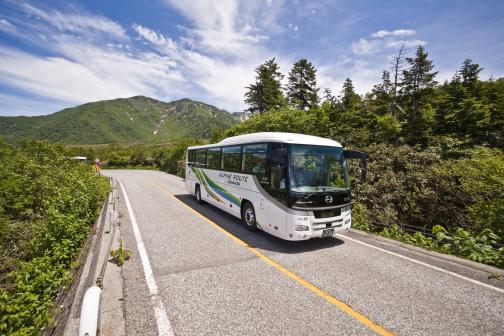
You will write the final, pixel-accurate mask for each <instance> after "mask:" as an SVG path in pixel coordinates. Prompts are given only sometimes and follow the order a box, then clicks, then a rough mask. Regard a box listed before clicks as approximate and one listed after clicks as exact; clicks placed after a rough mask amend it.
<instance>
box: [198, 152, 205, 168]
mask: <svg viewBox="0 0 504 336" xmlns="http://www.w3.org/2000/svg"><path fill="white" fill-rule="evenodd" d="M206 152H207V151H206V149H197V150H196V165H197V166H198V167H205V166H206Z"/></svg>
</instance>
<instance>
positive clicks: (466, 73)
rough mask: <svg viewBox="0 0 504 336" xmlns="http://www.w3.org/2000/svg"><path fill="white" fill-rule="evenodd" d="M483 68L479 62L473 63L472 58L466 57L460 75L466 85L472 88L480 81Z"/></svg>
mask: <svg viewBox="0 0 504 336" xmlns="http://www.w3.org/2000/svg"><path fill="white" fill-rule="evenodd" d="M482 70H483V68H481V67H480V66H479V64H476V63H473V61H472V60H470V59H468V58H467V59H466V60H464V63H462V67H461V68H460V70H459V74H460V77H461V78H462V84H463V85H464V86H465V87H468V88H472V87H474V86H475V85H476V83H477V82H478V75H479V73H480V72H481V71H482Z"/></svg>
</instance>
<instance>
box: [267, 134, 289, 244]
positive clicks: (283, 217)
mask: <svg viewBox="0 0 504 336" xmlns="http://www.w3.org/2000/svg"><path fill="white" fill-rule="evenodd" d="M268 147H269V148H268V163H269V165H268V166H269V168H270V172H269V175H270V178H269V185H268V190H267V191H268V193H269V194H270V195H271V196H272V197H273V198H274V199H275V202H266V204H267V218H268V223H267V226H268V229H270V230H269V231H271V232H272V233H273V234H274V235H275V234H280V235H285V233H286V232H287V229H286V221H287V214H286V212H285V208H284V206H283V205H285V206H286V205H287V144H284V143H270V144H269V146H268Z"/></svg>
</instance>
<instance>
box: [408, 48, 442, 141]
mask: <svg viewBox="0 0 504 336" xmlns="http://www.w3.org/2000/svg"><path fill="white" fill-rule="evenodd" d="M427 57H428V54H427V52H426V51H425V49H424V48H423V47H422V46H419V47H418V48H417V51H416V53H415V57H407V58H406V62H407V64H408V65H409V68H408V69H406V70H403V80H402V82H401V94H402V95H403V98H404V99H405V100H406V103H407V106H408V108H407V111H408V112H407V120H406V123H407V125H406V126H407V127H406V128H405V130H406V137H407V139H408V142H409V143H410V144H417V143H421V144H422V145H426V144H427V138H428V133H429V131H430V125H429V123H430V122H431V120H430V119H431V118H432V117H433V116H432V114H433V113H432V108H431V105H430V103H431V102H432V101H431V100H432V97H433V92H434V87H435V86H436V84H437V82H436V81H435V77H436V75H437V71H436V72H433V71H432V70H433V69H434V65H433V64H432V61H431V60H429V59H428V58H427Z"/></svg>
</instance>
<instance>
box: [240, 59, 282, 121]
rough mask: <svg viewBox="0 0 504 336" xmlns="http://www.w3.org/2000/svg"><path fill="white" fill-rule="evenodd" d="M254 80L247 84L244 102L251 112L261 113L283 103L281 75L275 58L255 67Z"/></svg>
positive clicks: (278, 106)
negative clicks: (252, 82)
mask: <svg viewBox="0 0 504 336" xmlns="http://www.w3.org/2000/svg"><path fill="white" fill-rule="evenodd" d="M255 72H256V82H255V83H254V84H251V85H249V86H247V90H248V91H247V92H246V93H245V103H246V104H247V105H248V106H249V108H248V111H250V112H251V113H262V112H265V111H269V110H271V109H276V108H280V107H282V106H284V105H285V97H284V95H283V91H282V85H281V83H280V81H281V80H282V79H283V77H284V76H283V75H282V74H281V73H280V71H279V67H278V64H277V63H276V62H275V58H272V59H270V60H268V61H266V62H264V63H263V64H261V65H259V66H258V67H257V68H256V69H255Z"/></svg>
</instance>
